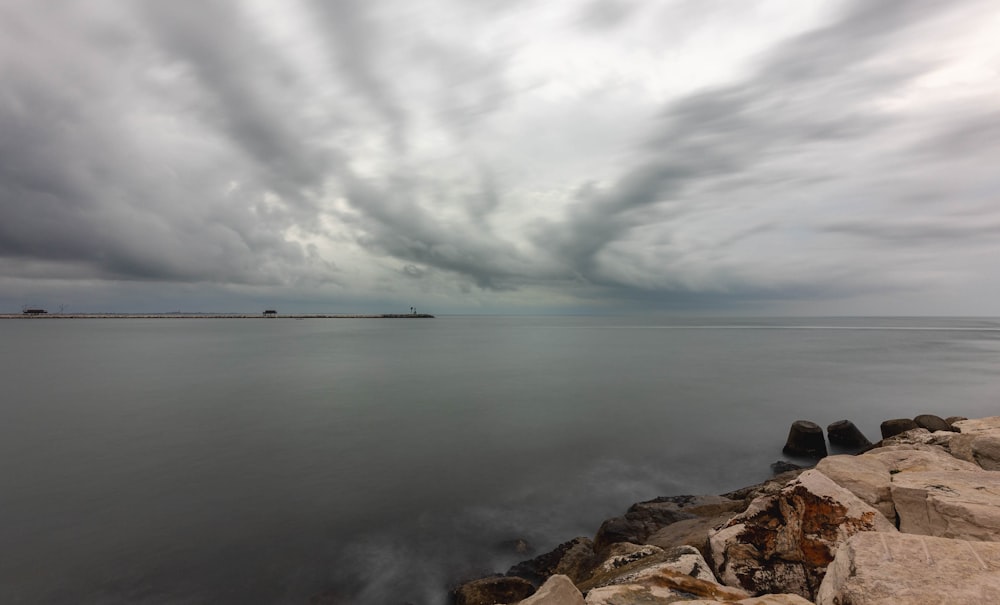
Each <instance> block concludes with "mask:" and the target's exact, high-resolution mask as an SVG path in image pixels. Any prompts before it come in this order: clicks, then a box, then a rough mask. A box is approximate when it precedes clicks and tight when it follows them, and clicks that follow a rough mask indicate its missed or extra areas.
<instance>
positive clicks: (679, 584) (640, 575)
mask: <svg viewBox="0 0 1000 605" xmlns="http://www.w3.org/2000/svg"><path fill="white" fill-rule="evenodd" d="M619 580H620V581H619V582H616V583H614V584H608V585H606V586H598V587H595V588H593V589H591V590H589V591H588V592H587V599H586V602H587V603H588V604H590V605H631V604H636V605H638V604H639V603H641V604H643V605H656V604H659V603H675V602H677V601H687V600H690V598H691V596H692V595H693V596H695V597H707V598H709V599H714V600H719V601H724V602H732V601H736V600H739V599H744V598H748V597H749V596H750V595H749V594H747V593H746V592H744V591H742V590H739V589H738V588H731V587H729V586H722V585H720V584H718V583H716V582H711V581H707V580H702V579H699V578H694V577H692V576H690V575H688V574H685V573H681V572H678V571H674V570H672V569H670V568H669V566H666V565H660V566H655V567H648V568H645V569H642V570H639V571H637V572H635V573H631V574H629V575H627V576H623V577H621V578H619Z"/></svg>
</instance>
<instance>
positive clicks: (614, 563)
mask: <svg viewBox="0 0 1000 605" xmlns="http://www.w3.org/2000/svg"><path fill="white" fill-rule="evenodd" d="M664 552H665V551H664V550H663V549H662V548H660V547H659V546H650V545H648V544H646V545H643V546H640V545H638V544H632V543H630V542H619V543H617V544H612V545H611V546H609V547H608V548H607V549H606V554H605V556H606V557H607V558H606V559H604V561H602V562H601V563H600V564H598V565H597V567H596V568H595V569H594V573H595V574H603V573H608V572H612V571H615V570H617V569H621V568H623V567H627V566H630V565H632V564H633V563H635V562H636V561H640V560H642V559H645V558H647V557H652V556H654V555H659V554H663V553H664Z"/></svg>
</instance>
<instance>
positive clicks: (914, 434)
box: [875, 427, 952, 447]
mask: <svg viewBox="0 0 1000 605" xmlns="http://www.w3.org/2000/svg"><path fill="white" fill-rule="evenodd" d="M948 434H949V435H951V434H952V433H948ZM933 440H934V437H933V435H932V434H931V432H930V431H928V430H927V429H922V428H920V427H917V428H915V429H910V430H908V431H903V432H902V433H896V434H895V435H893V436H891V437H885V438H884V439H882V441H879V442H878V443H876V444H875V447H885V446H887V445H927V444H929V443H930V442H931V441H933Z"/></svg>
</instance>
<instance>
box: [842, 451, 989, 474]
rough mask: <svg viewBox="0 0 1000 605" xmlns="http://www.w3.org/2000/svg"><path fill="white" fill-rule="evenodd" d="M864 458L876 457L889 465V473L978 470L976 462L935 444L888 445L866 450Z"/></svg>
mask: <svg viewBox="0 0 1000 605" xmlns="http://www.w3.org/2000/svg"><path fill="white" fill-rule="evenodd" d="M861 457H862V458H874V459H876V460H879V461H881V462H883V463H884V464H885V465H886V466H888V467H889V473H890V474H893V475H895V474H896V473H905V472H922V471H932V470H944V471H978V470H981V469H980V468H979V467H978V466H977V465H976V464H975V463H972V462H967V461H965V460H959V459H958V458H955V457H954V456H952V455H951V454H949V453H948V452H946V451H945V450H944V449H943V448H940V447H937V446H933V445H906V446H886V447H880V448H878V449H874V450H871V451H868V452H865V453H864V454H862V455H861Z"/></svg>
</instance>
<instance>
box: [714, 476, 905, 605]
mask: <svg viewBox="0 0 1000 605" xmlns="http://www.w3.org/2000/svg"><path fill="white" fill-rule="evenodd" d="M862 531H888V532H895V531H896V528H895V526H893V524H892V523H890V522H889V521H888V520H887V519H886V518H885V517H884V516H883V515H882V514H881V513H879V512H878V511H877V510H875V509H874V508H872V507H871V506H869V505H868V504H866V503H865V502H863V501H862V500H860V499H859V498H858V497H857V496H855V495H854V494H852V493H851V492H849V491H847V490H845V489H844V488H842V487H840V486H838V485H837V484H836V483H834V482H833V481H831V480H830V479H829V478H827V477H826V476H825V475H823V474H822V473H821V472H819V471H817V470H811V471H806V472H805V473H802V475H800V476H799V477H798V479H796V480H795V481H792V482H791V483H789V484H788V485H787V486H786V487H785V488H783V489H782V490H781V491H780V492H778V493H777V494H775V495H771V496H761V497H759V498H757V499H756V500H754V501H753V502H752V503H751V504H750V507H749V508H748V509H747V510H746V511H745V512H743V513H741V514H739V515H737V516H736V517H734V518H733V519H731V520H730V521H729V523H728V524H727V525H726V526H725V527H723V528H722V529H720V530H719V531H716V532H713V533H712V534H711V535H710V537H709V544H710V545H711V550H712V557H713V560H714V563H715V566H716V570H717V571H718V574H719V578H720V579H721V580H722V582H723V583H724V584H726V585H729V586H738V587H740V588H743V589H744V590H747V591H750V592H751V593H755V594H761V593H792V594H797V595H799V596H802V597H804V598H807V599H809V598H812V596H813V595H814V594H815V591H816V589H817V588H818V587H819V583H820V581H821V580H822V579H823V574H824V572H825V571H826V566H827V565H828V564H829V563H830V561H832V560H833V556H834V553H835V552H836V549H837V547H838V546H839V545H840V544H841V543H842V542H843V541H845V540H846V539H847V538H848V537H850V536H851V535H853V534H855V533H857V532H862Z"/></svg>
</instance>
